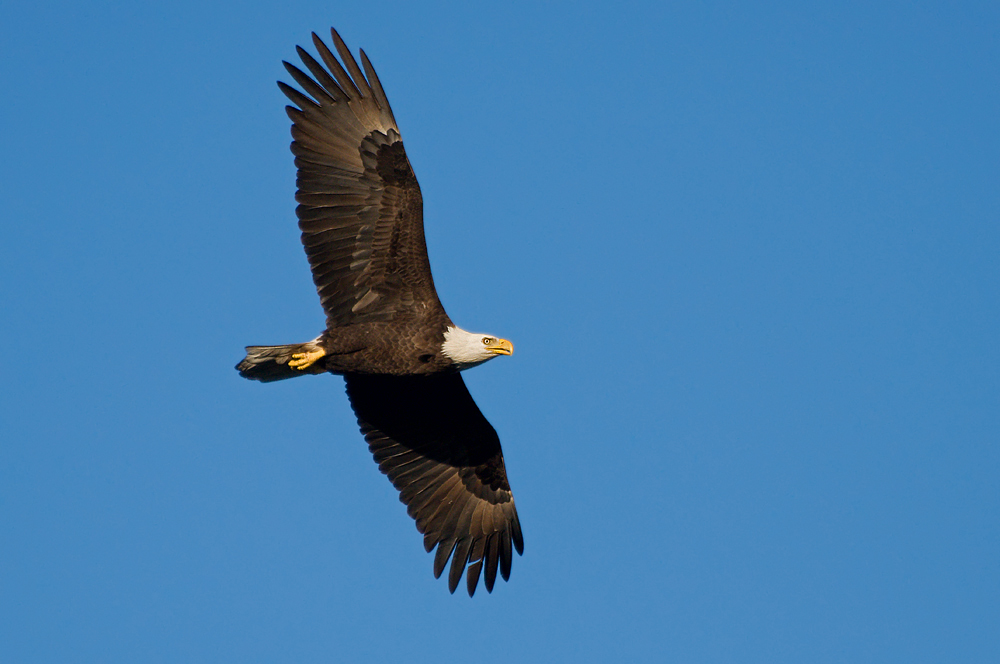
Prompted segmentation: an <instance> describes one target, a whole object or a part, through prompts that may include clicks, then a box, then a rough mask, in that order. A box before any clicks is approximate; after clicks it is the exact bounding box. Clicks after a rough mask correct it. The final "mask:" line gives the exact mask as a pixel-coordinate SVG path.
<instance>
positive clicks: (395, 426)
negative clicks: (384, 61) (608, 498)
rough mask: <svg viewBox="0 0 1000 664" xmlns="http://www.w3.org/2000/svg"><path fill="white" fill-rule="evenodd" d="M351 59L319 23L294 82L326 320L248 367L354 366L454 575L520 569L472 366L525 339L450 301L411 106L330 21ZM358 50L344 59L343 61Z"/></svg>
mask: <svg viewBox="0 0 1000 664" xmlns="http://www.w3.org/2000/svg"><path fill="white" fill-rule="evenodd" d="M330 33H331V37H332V38H333V45H334V47H335V48H336V50H337V53H338V54H339V55H340V60H339V61H338V59H337V57H336V56H335V55H334V54H333V53H332V52H331V51H330V49H329V48H328V47H327V45H326V44H325V43H324V42H323V41H322V40H321V39H320V38H319V37H318V36H317V35H316V34H315V33H313V36H312V37H313V44H314V45H315V47H316V50H317V52H318V54H319V58H320V59H319V60H317V59H315V58H314V57H313V56H311V55H310V54H309V53H308V52H307V51H306V50H305V49H303V48H301V47H297V51H298V55H299V58H300V59H301V60H302V63H303V65H304V66H305V68H306V69H307V70H308V71H309V73H308V74H307V73H305V72H304V71H302V70H301V69H299V68H298V67H296V66H295V65H292V64H289V63H288V62H285V63H284V65H285V68H286V69H287V70H288V73H289V74H290V75H291V77H292V78H293V79H294V80H295V82H296V83H297V84H298V85H299V86H300V87H301V89H302V91H304V94H303V92H302V91H299V90H297V89H296V88H293V87H291V86H289V85H287V84H285V83H281V82H279V83H278V86H279V87H280V88H281V90H282V92H284V93H285V95H286V96H287V97H288V98H289V99H290V100H291V101H292V103H293V104H294V106H287V107H286V109H285V110H286V111H287V113H288V117H289V118H291V120H292V138H293V139H294V140H293V141H292V145H291V149H292V153H293V154H294V155H295V166H296V167H297V168H298V177H297V179H296V185H297V187H298V191H297V193H296V195H295V199H296V201H298V203H299V205H298V208H296V214H297V216H298V219H299V228H300V230H301V231H302V244H303V246H304V247H305V251H306V256H307V257H308V259H309V266H310V268H311V270H312V276H313V282H314V283H315V284H316V289H317V291H318V292H319V297H320V302H321V304H322V305H323V310H324V312H325V313H326V329H325V330H324V331H323V332H322V334H320V335H319V336H318V337H316V338H315V339H313V340H312V341H308V342H305V343H299V344H289V345H282V346H248V347H247V349H246V350H247V355H246V358H244V359H243V361H242V362H240V363H239V364H238V365H237V366H236V368H237V369H238V370H239V372H240V375H241V376H243V377H244V378H249V379H252V380H259V381H262V382H270V381H275V380H284V379H286V378H293V377H295V376H301V375H305V374H319V373H332V374H337V375H342V376H344V379H345V381H346V384H347V395H348V397H349V398H350V402H351V406H352V408H353V409H354V412H355V414H356V415H357V417H358V424H359V425H360V426H361V432H362V434H364V437H365V440H367V441H368V446H369V448H370V449H371V452H372V454H373V455H374V457H375V461H376V462H377V463H378V466H379V469H380V470H381V471H382V472H383V473H385V474H386V475H388V477H389V479H390V480H391V481H392V484H393V486H395V487H396V489H397V490H398V491H399V497H400V500H401V501H402V502H403V503H405V504H406V506H407V512H408V513H409V515H410V516H411V517H413V519H414V520H416V524H417V530H419V531H420V532H421V533H423V535H424V547H425V548H426V550H427V551H428V552H430V551H432V550H434V548H435V547H436V548H437V551H436V553H435V555H434V575H435V576H436V577H437V576H440V575H441V573H442V572H443V571H444V569H445V567H446V566H447V565H448V561H449V558H450V560H451V567H450V570H449V572H448V588H449V590H450V591H451V592H454V591H455V588H456V587H457V586H458V583H459V582H460V581H461V578H462V574H463V572H465V574H466V587H467V590H468V592H469V595H472V594H473V593H474V592H475V590H476V586H477V585H478V583H479V577H480V575H481V574H483V575H484V581H485V585H486V589H487V591H489V592H492V591H493V585H494V583H495V581H496V575H497V570H498V569H499V571H500V574H501V576H503V578H504V579H505V580H506V579H507V578H508V577H509V575H510V567H511V560H512V549H516V550H517V552H518V553H519V554H520V553H521V552H522V551H523V549H524V540H523V538H522V536H521V525H520V523H519V521H518V518H517V510H516V509H515V507H514V497H513V495H512V494H511V491H510V484H509V483H508V481H507V471H506V468H505V466H504V459H503V453H502V451H501V449H500V440H499V438H498V437H497V434H496V431H495V430H494V429H493V427H492V426H491V425H490V423H489V422H488V421H487V420H486V418H485V417H484V416H483V414H482V413H481V412H480V410H479V408H478V407H477V406H476V403H475V401H473V399H472V396H471V395H470V394H469V391H468V389H466V387H465V382H464V381H463V380H462V376H461V374H460V373H459V372H460V371H462V370H464V369H468V368H470V367H474V366H476V365H478V364H482V363H483V362H486V361H487V360H490V359H492V358H494V357H498V356H500V355H510V354H511V353H512V352H513V350H514V347H513V345H512V344H511V343H510V342H509V341H507V340H505V339H500V338H498V337H495V336H493V335H489V334H479V333H471V332H467V331H465V330H463V329H461V328H459V327H458V326H456V325H455V324H454V323H452V321H451V319H450V318H449V317H448V314H446V313H445V311H444V307H443V306H442V305H441V302H440V300H439V299H438V296H437V291H436V290H435V289H434V280H433V279H432V278H431V269H430V263H429V261H428V259H427V247H426V245H425V243H424V226H423V199H422V198H421V195H420V186H419V185H418V184H417V178H416V176H415V175H414V174H413V169H412V168H411V167H410V162H409V160H408V159H407V157H406V151H405V150H404V149H403V142H402V139H401V137H400V132H399V128H398V127H397V126H396V119H395V118H394V117H393V115H392V109H391V108H390V107H389V100H388V99H387V98H386V96H385V92H384V91H383V90H382V84H381V83H380V82H379V79H378V76H377V75H376V74H375V70H374V69H373V68H372V65H371V63H370V62H369V61H368V57H367V56H366V55H365V52H364V51H361V64H362V66H363V67H364V71H363V72H362V69H361V67H359V66H358V63H357V62H356V61H355V60H354V58H353V56H352V55H351V52H350V50H348V48H347V46H346V45H345V44H344V41H343V40H342V39H341V38H340V35H339V34H337V32H336V30H332V29H331V31H330ZM341 63H343V64H341Z"/></svg>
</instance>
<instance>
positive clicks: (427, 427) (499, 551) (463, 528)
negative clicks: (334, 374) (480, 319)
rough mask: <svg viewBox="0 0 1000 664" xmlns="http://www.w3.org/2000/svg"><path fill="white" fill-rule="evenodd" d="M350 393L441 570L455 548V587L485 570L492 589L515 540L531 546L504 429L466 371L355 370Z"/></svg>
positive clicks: (472, 584)
mask: <svg viewBox="0 0 1000 664" xmlns="http://www.w3.org/2000/svg"><path fill="white" fill-rule="evenodd" d="M346 380H347V395H348V396H349V397H350V399H351V406H353V407H354V412H355V413H356V414H357V416H358V423H359V424H360V425H361V432H362V433H363V434H364V435H365V440H367V441H368V446H369V448H370V449H371V451H372V454H373V455H374V456H375V461H376V462H378V465H379V469H380V470H381V471H382V472H383V473H385V474H386V475H388V476H389V479H390V480H391V481H392V483H393V486H395V487H396V488H397V489H398V490H399V494H400V496H399V497H400V500H401V501H402V502H403V503H405V504H406V506H407V512H408V513H409V515H410V516H411V517H413V518H414V519H415V520H416V522H417V530H419V531H420V532H421V533H423V534H424V548H426V549H427V551H428V552H429V551H431V550H432V549H433V548H434V547H435V546H437V553H436V554H435V556H434V576H436V577H438V576H440V575H441V573H442V572H443V571H444V568H445V565H447V563H448V558H449V557H451V560H452V562H451V570H450V571H449V573H448V588H449V590H451V592H455V588H456V587H457V586H458V582H459V581H460V580H461V578H462V572H463V571H464V570H465V568H466V565H467V564H468V565H469V568H468V574H467V576H466V584H467V588H468V591H469V595H472V594H473V592H475V589H476V585H477V583H478V582H479V576H480V573H481V572H482V571H484V570H485V575H486V579H485V583H486V590H487V591H489V592H492V591H493V583H494V582H495V581H496V575H497V568H498V567H499V569H500V574H501V575H502V576H503V578H504V579H505V580H506V579H507V578H508V577H509V576H510V566H511V556H512V554H511V545H512V544H513V548H515V549H517V552H518V553H522V551H523V550H524V541H523V538H522V536H521V524H520V522H519V521H518V518H517V510H516V509H515V508H514V498H513V496H512V495H511V492H510V485H509V484H508V483H507V471H506V469H505V467H504V462H503V453H502V451H501V449H500V439H499V438H498V437H497V434H496V431H495V430H494V429H493V427H492V426H491V425H490V423H489V422H487V421H486V418H485V417H483V414H482V413H481V412H480V410H479V408H478V407H477V406H476V403H475V401H473V400H472V396H471V395H470V394H469V390H468V389H466V387H465V382H464V381H463V380H462V377H461V375H460V374H457V373H453V374H438V375H431V376H380V375H348V376H346Z"/></svg>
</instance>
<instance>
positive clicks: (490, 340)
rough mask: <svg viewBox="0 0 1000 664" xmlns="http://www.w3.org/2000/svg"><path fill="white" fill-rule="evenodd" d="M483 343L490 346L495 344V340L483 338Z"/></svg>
mask: <svg viewBox="0 0 1000 664" xmlns="http://www.w3.org/2000/svg"><path fill="white" fill-rule="evenodd" d="M483 343H484V344H486V345H487V346H489V345H490V344H491V343H493V339H490V338H489V337H483Z"/></svg>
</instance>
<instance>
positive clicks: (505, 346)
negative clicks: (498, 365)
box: [489, 339, 514, 355]
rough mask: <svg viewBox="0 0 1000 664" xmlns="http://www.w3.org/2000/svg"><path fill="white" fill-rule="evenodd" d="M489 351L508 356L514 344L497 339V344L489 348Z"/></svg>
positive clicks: (512, 350)
mask: <svg viewBox="0 0 1000 664" xmlns="http://www.w3.org/2000/svg"><path fill="white" fill-rule="evenodd" d="M489 350H490V352H491V353H495V354H497V355H510V354H512V353H513V352H514V344H512V343H511V342H509V341H507V340H506V339H497V342H496V343H495V344H493V345H492V346H490V349H489Z"/></svg>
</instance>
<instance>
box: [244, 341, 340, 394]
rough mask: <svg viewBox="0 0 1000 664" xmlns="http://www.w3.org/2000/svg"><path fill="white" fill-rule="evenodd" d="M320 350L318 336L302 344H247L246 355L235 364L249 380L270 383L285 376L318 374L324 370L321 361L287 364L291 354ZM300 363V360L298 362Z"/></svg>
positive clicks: (283, 378)
mask: <svg viewBox="0 0 1000 664" xmlns="http://www.w3.org/2000/svg"><path fill="white" fill-rule="evenodd" d="M316 351H322V347H321V346H320V345H319V338H316V339H313V340H312V341H307V342H306V343H304V344H287V345H284V346H247V356H246V357H245V358H243V361H242V362H240V363H239V364H237V365H236V370H237V371H239V372H240V375H241V376H243V377H244V378H249V379H250V380H259V381H260V382H262V383H270V382H273V381H276V380H285V379H286V378H295V377H296V376H302V375H305V374H318V373H323V372H324V371H326V369H325V367H324V366H323V363H322V362H316V363H315V364H311V365H307V366H303V367H300V368H294V367H292V366H289V364H288V363H289V360H291V359H292V355H296V354H300V353H307V354H308V353H315V352H316ZM300 364H301V362H300Z"/></svg>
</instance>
